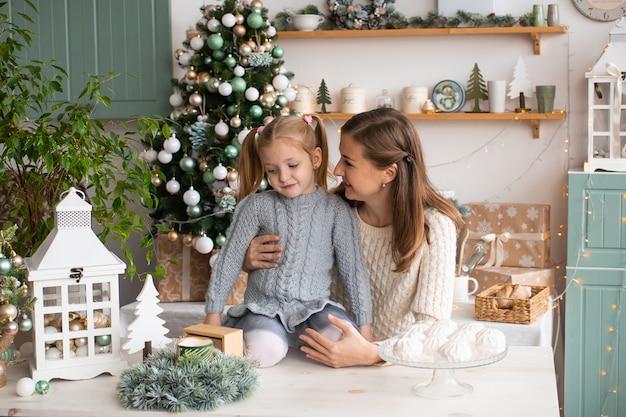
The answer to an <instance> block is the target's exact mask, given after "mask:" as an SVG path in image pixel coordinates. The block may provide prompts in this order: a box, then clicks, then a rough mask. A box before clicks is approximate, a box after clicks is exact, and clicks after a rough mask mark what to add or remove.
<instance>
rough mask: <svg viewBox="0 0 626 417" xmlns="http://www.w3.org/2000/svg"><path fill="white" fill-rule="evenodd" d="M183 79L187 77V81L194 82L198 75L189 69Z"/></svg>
mask: <svg viewBox="0 0 626 417" xmlns="http://www.w3.org/2000/svg"><path fill="white" fill-rule="evenodd" d="M185 77H187V79H188V80H189V81H194V80H195V79H196V78H197V77H198V73H197V72H196V71H194V70H193V69H190V70H189V71H187V73H186V74H185Z"/></svg>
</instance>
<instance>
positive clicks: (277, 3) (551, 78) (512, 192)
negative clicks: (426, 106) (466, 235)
mask: <svg viewBox="0 0 626 417" xmlns="http://www.w3.org/2000/svg"><path fill="white" fill-rule="evenodd" d="M359 2H360V3H365V0H362V1H357V0H355V3H359ZM551 2H552V3H554V4H558V6H559V11H560V20H561V24H563V25H566V26H568V32H567V34H564V35H543V36H542V39H541V55H534V54H533V52H532V51H533V49H532V42H531V39H530V36H519V35H496V36H432V37H426V36H418V37H385V38H347V39H345V38H336V39H332V38H331V39H282V40H281V39H280V35H279V38H278V40H277V42H276V43H277V44H279V45H280V46H282V47H283V48H284V49H285V58H284V59H285V63H286V67H287V69H288V70H290V71H292V72H294V73H295V78H294V80H293V83H294V84H303V85H307V86H311V87H313V88H314V89H317V87H318V86H319V82H320V80H321V79H322V78H324V79H325V81H326V84H327V86H328V87H329V89H330V92H331V96H332V100H333V103H334V104H333V105H331V106H329V109H330V110H334V109H337V108H338V103H339V102H340V100H339V98H340V91H341V88H343V87H346V86H348V85H349V84H350V83H353V84H356V85H358V86H362V87H365V88H366V90H367V100H368V105H369V107H370V108H373V107H374V103H375V101H374V100H375V97H376V95H378V94H379V93H380V91H381V90H382V89H383V88H384V89H387V90H388V91H389V92H390V93H391V94H393V95H394V96H395V97H396V103H397V104H399V100H400V92H401V90H402V88H403V87H405V86H408V85H413V84H414V85H423V86H428V87H429V91H430V89H432V86H433V85H434V84H435V83H436V82H438V81H440V80H442V79H453V80H457V81H459V82H460V83H462V84H463V85H465V84H466V82H467V80H468V78H469V75H470V72H471V70H472V67H473V65H474V63H477V64H478V66H479V68H480V70H481V74H482V75H483V77H484V79H485V80H490V79H506V80H507V81H509V82H510V81H511V80H512V77H513V69H514V67H515V64H516V63H517V60H518V58H519V57H520V56H521V57H522V58H523V60H524V62H525V64H526V66H527V70H528V73H529V76H530V79H531V81H532V82H533V83H534V84H555V85H556V86H557V97H556V101H555V107H556V108H560V109H564V110H566V111H567V118H566V120H565V121H544V122H542V123H541V126H540V128H541V137H540V138H539V139H533V138H532V134H531V128H530V124H529V123H526V122H514V121H491V120H490V121H447V122H442V121H418V122H416V126H417V129H418V131H419V133H420V136H421V139H422V142H423V145H424V148H425V152H426V158H427V163H428V168H429V172H430V175H431V177H432V179H433V182H434V183H435V184H436V185H437V186H438V187H440V188H441V189H445V190H454V192H455V195H456V197H457V198H458V199H459V200H460V201H461V202H473V201H499V202H520V203H522V202H524V203H544V204H550V205H551V208H552V212H551V218H552V219H551V223H552V224H551V229H552V238H553V243H552V257H553V260H554V262H555V263H556V264H559V265H562V266H564V265H565V259H566V234H565V230H566V229H565V227H566V222H567V206H566V205H567V200H566V192H567V189H566V186H567V175H566V174H567V171H568V170H569V169H571V168H576V167H580V166H582V164H583V162H584V161H585V160H586V143H587V139H586V132H587V130H586V120H587V116H586V108H587V96H586V79H585V76H584V75H585V71H586V70H587V69H588V67H590V66H591V65H593V63H594V62H595V60H596V59H597V58H598V57H599V55H600V54H601V53H602V49H603V48H604V46H605V45H606V44H607V42H608V39H609V37H608V32H609V30H610V29H611V28H612V27H613V23H601V22H595V21H592V20H589V19H587V18H585V17H584V16H583V15H581V14H580V13H579V12H578V11H577V10H576V9H575V7H574V6H573V4H572V1H571V0H551ZM495 3H496V12H497V13H498V14H499V15H502V14H511V15H513V16H520V15H522V14H524V13H527V12H529V11H531V9H532V4H533V3H536V0H532V1H531V0H521V1H515V2H511V1H507V0H495ZM203 4H219V2H217V3H214V2H206V1H201V0H194V1H191V0H187V1H185V2H180V1H177V2H172V39H173V42H172V47H173V49H176V48H178V47H180V45H181V42H182V41H183V39H184V37H185V31H186V30H187V29H189V28H192V27H194V25H195V22H196V21H197V20H199V19H200V18H201V14H200V11H199V8H200V6H202V5H203ZM307 4H315V5H317V6H318V7H319V8H320V10H327V8H326V1H324V0H298V1H286V0H265V1H264V5H265V7H267V8H268V9H269V12H270V16H271V17H273V16H274V15H275V14H276V13H278V12H280V11H283V10H284V9H288V8H295V9H297V8H301V7H304V6H305V5H307ZM395 5H396V9H397V10H398V11H400V12H402V13H404V14H405V15H406V16H407V17H410V16H416V15H419V16H423V17H425V16H426V15H427V13H428V11H429V10H431V9H435V8H436V7H437V1H436V0H429V1H420V2H415V1H413V0H397V1H396V3H395ZM173 65H174V68H175V71H178V69H177V68H176V65H175V63H174V61H173ZM314 91H315V90H314ZM506 104H507V108H509V109H513V108H514V107H516V106H517V104H518V103H517V102H516V101H515V100H509V99H507V103H506ZM527 106H530V107H533V108H536V101H535V99H534V98H529V99H527ZM481 107H482V108H483V109H484V110H487V109H488V104H487V103H486V102H485V103H483V104H482V105H481ZM341 123H342V121H328V126H329V132H330V135H331V140H332V141H333V142H332V143H334V144H336V143H337V141H338V136H337V133H336V132H337V130H338V129H339V127H340V126H341ZM331 148H334V149H336V146H332V145H331ZM337 158H338V156H337V154H336V152H335V153H334V159H335V160H336V159H337ZM562 274H564V269H563V270H562V272H561V273H557V276H559V275H562Z"/></svg>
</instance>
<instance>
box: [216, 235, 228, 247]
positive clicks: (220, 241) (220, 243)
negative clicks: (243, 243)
mask: <svg viewBox="0 0 626 417" xmlns="http://www.w3.org/2000/svg"><path fill="white" fill-rule="evenodd" d="M215 243H216V244H217V246H224V243H226V236H224V235H223V234H221V233H220V234H219V235H217V237H216V238H215Z"/></svg>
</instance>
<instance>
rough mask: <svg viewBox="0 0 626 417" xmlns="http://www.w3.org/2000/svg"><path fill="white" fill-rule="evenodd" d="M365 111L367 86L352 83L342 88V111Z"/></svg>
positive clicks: (353, 112) (350, 112)
mask: <svg viewBox="0 0 626 417" xmlns="http://www.w3.org/2000/svg"><path fill="white" fill-rule="evenodd" d="M364 111H365V88H362V87H355V86H353V85H352V84H350V85H349V86H348V87H345V88H342V89H341V112H342V113H348V114H356V113H361V112H364Z"/></svg>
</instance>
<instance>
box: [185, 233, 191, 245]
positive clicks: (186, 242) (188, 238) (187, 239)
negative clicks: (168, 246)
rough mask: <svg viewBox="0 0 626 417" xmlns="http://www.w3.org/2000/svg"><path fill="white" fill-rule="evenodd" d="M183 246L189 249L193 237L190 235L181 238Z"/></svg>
mask: <svg viewBox="0 0 626 417" xmlns="http://www.w3.org/2000/svg"><path fill="white" fill-rule="evenodd" d="M183 245H185V246H187V247H191V245H193V235H192V234H191V233H189V234H186V235H185V236H184V237H183Z"/></svg>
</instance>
